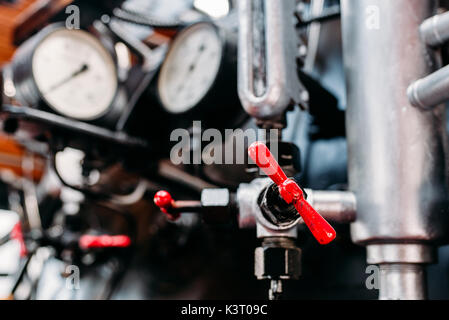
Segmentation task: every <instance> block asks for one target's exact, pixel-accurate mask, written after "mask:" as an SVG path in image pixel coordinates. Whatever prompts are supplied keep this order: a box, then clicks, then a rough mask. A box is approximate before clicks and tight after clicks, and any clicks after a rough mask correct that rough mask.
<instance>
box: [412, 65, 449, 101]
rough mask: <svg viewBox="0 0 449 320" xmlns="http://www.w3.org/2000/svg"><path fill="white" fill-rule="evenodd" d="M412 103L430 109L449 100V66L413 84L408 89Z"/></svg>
mask: <svg viewBox="0 0 449 320" xmlns="http://www.w3.org/2000/svg"><path fill="white" fill-rule="evenodd" d="M407 95H408V99H409V101H410V103H411V104H412V105H413V106H414V107H417V108H421V109H430V108H433V107H436V106H438V105H440V104H442V103H444V102H446V101H448V100H449V66H446V67H444V68H442V69H440V70H438V71H436V72H434V73H432V74H430V75H429V76H427V77H425V78H422V79H420V80H417V81H415V82H414V83H412V84H411V85H410V86H409V87H408V89H407Z"/></svg>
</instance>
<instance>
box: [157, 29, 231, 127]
mask: <svg viewBox="0 0 449 320" xmlns="http://www.w3.org/2000/svg"><path fill="white" fill-rule="evenodd" d="M235 52H236V51H235V45H234V44H233V43H232V42H230V41H229V37H227V34H226V32H225V31H224V30H222V29H220V28H219V27H217V26H216V25H214V24H213V23H210V22H199V23H196V24H193V25H191V26H189V27H187V28H186V29H184V30H182V31H181V32H180V33H179V34H178V35H177V36H176V38H175V39H174V40H173V43H172V45H171V47H170V50H169V52H168V54H167V57H166V59H165V61H164V64H163V65H162V67H161V70H160V74H159V78H158V83H157V93H158V97H159V100H160V103H161V105H162V107H163V109H164V110H165V111H166V112H168V113H170V114H178V115H179V114H193V113H194V112H195V111H197V114H203V113H204V111H206V112H207V111H211V112H212V111H213V113H215V115H216V116H217V115H218V113H217V111H218V109H219V106H223V105H224V104H227V108H228V110H227V111H228V112H229V111H230V108H231V105H236V104H237V105H239V102H238V99H237V93H236V91H237V90H236V87H237V86H236V60H235ZM234 98H235V99H234ZM230 99H232V100H233V101H232V102H231V101H230ZM197 120H199V119H198V118H197Z"/></svg>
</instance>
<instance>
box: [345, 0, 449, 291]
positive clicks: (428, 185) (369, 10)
mask: <svg viewBox="0 0 449 320" xmlns="http://www.w3.org/2000/svg"><path fill="white" fill-rule="evenodd" d="M341 4H342V29H343V49H344V64H345V74H346V82H347V96H348V105H347V112H346V113H347V122H346V123H347V137H348V159H349V164H348V168H349V187H350V190H351V191H352V192H354V193H355V195H356V197H357V218H356V221H355V222H354V223H353V224H352V225H351V236H352V239H353V241H354V242H355V243H357V244H360V245H366V246H368V249H369V247H370V246H375V245H378V244H387V245H388V250H389V255H388V256H389V257H390V255H391V257H394V260H392V261H389V262H388V264H410V265H416V264H420V263H428V262H429V261H427V260H428V258H429V257H428V254H427V253H424V252H425V251H422V252H423V253H422V254H420V253H419V252H417V260H416V261H414V262H413V263H409V262H408V261H401V260H402V258H401V257H402V255H401V252H402V251H401V250H404V249H403V248H402V245H403V244H404V243H415V244H422V245H431V244H432V243H437V242H445V241H447V227H448V218H447V217H448V202H447V194H448V193H447V191H448V189H447V185H446V177H447V175H446V172H447V170H446V161H445V151H446V135H445V129H444V127H445V112H444V106H438V107H436V108H435V109H433V110H431V111H423V110H420V109H418V108H415V107H413V106H412V105H411V103H410V102H409V100H408V97H407V94H406V92H407V87H408V85H409V84H410V83H412V82H413V81H414V80H416V79H419V78H422V77H424V76H426V75H428V74H430V73H431V72H432V71H434V70H435V69H436V67H437V63H436V59H435V57H434V56H433V54H434V53H433V51H432V50H431V49H430V48H429V47H428V46H427V45H426V44H425V43H424V42H423V41H422V40H421V37H420V35H419V31H418V30H419V27H420V25H421V23H422V22H423V21H424V20H425V19H427V18H429V17H431V16H432V15H434V14H435V12H436V8H437V1H434V0H429V1H422V0H395V1H372V0H342V2H341ZM404 8H406V10H404ZM384 249H385V248H384V247H383V249H381V250H384ZM391 251H393V253H392V252H391ZM373 252H374V253H375V252H377V251H376V250H368V253H367V258H368V261H369V262H370V263H373V264H382V265H383V264H386V262H385V261H381V260H379V259H378V257H382V256H385V255H383V254H381V255H375V254H374V253H373ZM432 260H433V261H434V259H433V257H432ZM433 261H430V262H433ZM399 273H401V271H399ZM403 279H409V277H408V276H407V274H405V273H404V274H403ZM404 281H406V282H408V280H404ZM410 285H412V284H410ZM381 286H382V287H383V288H381V292H385V291H387V292H390V291H393V292H399V293H398V295H397V298H399V299H401V298H404V299H407V298H408V297H409V296H408V294H406V293H404V294H402V295H401V294H400V292H401V288H400V287H399V285H398V284H397V283H396V282H394V281H393V282H389V281H384V282H383V283H382V284H381ZM415 288H416V290H421V289H419V288H418V286H415ZM416 296H417V297H424V295H423V294H422V293H416ZM381 297H382V296H381Z"/></svg>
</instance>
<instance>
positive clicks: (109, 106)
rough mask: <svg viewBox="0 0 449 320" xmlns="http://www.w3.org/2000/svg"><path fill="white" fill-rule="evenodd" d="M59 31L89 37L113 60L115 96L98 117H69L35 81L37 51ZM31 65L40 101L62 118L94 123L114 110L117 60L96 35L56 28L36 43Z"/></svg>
mask: <svg viewBox="0 0 449 320" xmlns="http://www.w3.org/2000/svg"><path fill="white" fill-rule="evenodd" d="M59 31H69V32H77V33H79V34H82V35H84V36H87V37H88V38H90V40H92V41H93V42H96V43H97V44H98V45H99V47H101V48H102V49H104V52H105V53H107V55H108V56H109V57H110V58H111V62H112V64H113V67H114V85H115V92H114V95H113V97H112V99H111V101H110V103H109V105H108V106H107V108H106V109H105V110H104V111H103V112H101V113H99V114H97V115H95V116H92V117H74V116H72V115H67V114H64V113H63V112H61V111H59V110H58V109H57V108H56V107H54V106H53V105H52V104H51V103H50V102H49V101H48V100H47V99H46V98H45V96H44V95H43V93H42V92H41V90H40V88H39V85H38V83H37V81H36V79H35V75H34V57H35V54H36V50H37V49H38V48H39V46H40V45H42V44H43V42H44V41H45V40H46V39H48V38H49V37H51V36H52V35H53V34H54V33H56V32H59ZM30 65H31V70H30V75H31V78H32V79H33V83H34V85H35V86H36V89H37V92H38V93H39V97H40V99H41V100H42V102H44V103H45V105H46V106H48V107H49V108H50V109H51V110H52V111H54V112H56V113H57V114H59V115H62V116H64V117H68V118H71V119H74V120H79V121H94V120H98V119H100V118H102V117H104V116H105V115H106V114H108V113H109V112H110V111H111V109H112V108H113V105H114V101H115V100H116V98H117V94H118V91H119V80H118V69H117V68H118V66H117V58H116V57H115V55H114V54H112V53H111V51H110V50H109V49H108V48H107V46H105V45H104V43H103V42H102V41H100V40H99V39H98V38H97V37H96V36H95V35H93V34H91V33H89V32H87V31H86V30H83V29H73V30H70V29H67V28H65V27H64V26H61V25H58V26H55V27H54V28H52V29H51V30H48V32H47V33H46V34H44V35H43V37H42V38H40V39H39V42H38V43H36V45H35V46H34V48H33V52H32V54H31V56H30Z"/></svg>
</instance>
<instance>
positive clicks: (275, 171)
mask: <svg viewBox="0 0 449 320" xmlns="http://www.w3.org/2000/svg"><path fill="white" fill-rule="evenodd" d="M248 154H249V156H250V157H251V159H253V161H254V162H255V163H256V164H257V166H258V167H259V168H261V169H262V170H263V171H264V172H265V173H266V174H267V175H268V176H269V177H270V178H271V180H273V182H274V183H275V184H276V185H277V186H278V188H279V193H280V195H281V197H282V198H283V199H284V200H285V202H287V203H293V205H294V206H295V208H296V210H298V212H299V214H300V215H301V217H302V218H303V220H304V222H305V224H306V225H307V227H308V228H309V229H310V231H311V232H312V234H313V236H314V237H315V239H317V240H318V242H319V243H320V244H329V243H330V242H332V241H333V240H334V239H335V237H336V236H337V233H336V232H335V230H334V228H332V226H331V225H330V224H329V223H328V222H327V221H326V220H325V219H324V218H323V217H322V216H321V215H320V214H319V213H318V212H316V210H315V209H313V208H312V206H311V205H310V204H309V203H308V202H307V201H306V199H305V198H304V193H303V191H302V190H301V188H300V187H299V186H298V184H297V183H296V182H295V181H293V180H292V179H288V178H287V176H286V175H285V173H284V171H282V168H281V167H280V166H279V164H278V163H277V161H276V159H274V157H273V155H272V154H271V152H270V150H269V149H268V148H267V146H266V145H265V144H264V143H262V142H255V143H253V144H252V145H251V146H250V147H249V149H248Z"/></svg>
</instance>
